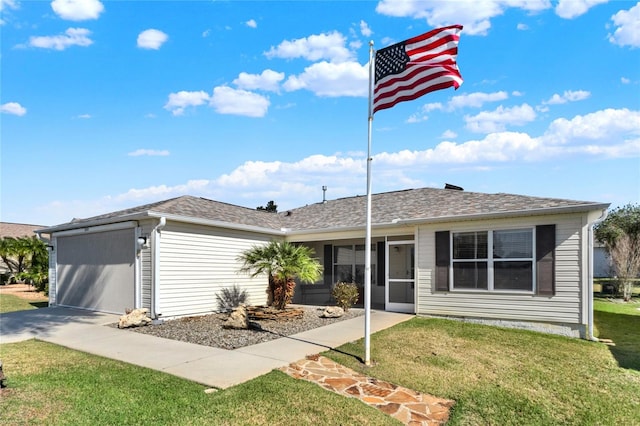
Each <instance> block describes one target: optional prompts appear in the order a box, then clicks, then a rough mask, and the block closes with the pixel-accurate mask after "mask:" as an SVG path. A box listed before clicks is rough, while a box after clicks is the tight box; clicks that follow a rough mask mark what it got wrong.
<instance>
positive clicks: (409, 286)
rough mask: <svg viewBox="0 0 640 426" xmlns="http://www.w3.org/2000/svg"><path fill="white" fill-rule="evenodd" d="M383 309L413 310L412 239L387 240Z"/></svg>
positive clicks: (412, 311)
mask: <svg viewBox="0 0 640 426" xmlns="http://www.w3.org/2000/svg"><path fill="white" fill-rule="evenodd" d="M385 269H386V270H387V271H388V273H387V282H386V285H385V309H386V310H387V311H394V312H409V313H414V312H415V292H416V291H415V245H414V244H413V241H388V242H387V250H386V268H385Z"/></svg>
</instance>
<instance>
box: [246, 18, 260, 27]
mask: <svg viewBox="0 0 640 426" xmlns="http://www.w3.org/2000/svg"><path fill="white" fill-rule="evenodd" d="M245 25H246V26H247V27H250V28H258V23H257V22H256V20H255V19H249V20H248V21H247V22H245Z"/></svg>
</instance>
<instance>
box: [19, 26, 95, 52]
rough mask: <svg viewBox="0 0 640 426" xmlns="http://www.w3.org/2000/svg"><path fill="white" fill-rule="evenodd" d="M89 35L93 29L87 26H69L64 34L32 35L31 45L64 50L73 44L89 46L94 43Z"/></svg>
mask: <svg viewBox="0 0 640 426" xmlns="http://www.w3.org/2000/svg"><path fill="white" fill-rule="evenodd" d="M89 35H91V31H89V30H88V29H86V28H69V29H67V30H66V31H65V32H64V35H62V34H60V35H55V36H33V37H30V38H29V46H32V47H39V48H42V49H54V50H64V49H66V48H67V47H71V46H82V47H87V46H91V45H92V44H93V40H91V39H90V38H89Z"/></svg>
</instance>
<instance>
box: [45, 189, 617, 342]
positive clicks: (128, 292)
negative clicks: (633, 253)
mask: <svg viewBox="0 0 640 426" xmlns="http://www.w3.org/2000/svg"><path fill="white" fill-rule="evenodd" d="M607 207H608V204H603V203H594V202H583V201H571V200H561V199H551V198H539V197H528V196H520V195H510V194H482V193H472V192H465V191H460V190H455V189H433V188H422V189H411V190H404V191H395V192H388V193H382V194H374V195H373V196H372V256H371V258H372V262H371V263H372V265H371V273H372V289H371V290H372V292H371V299H372V306H373V307H374V308H378V309H386V310H390V311H402V312H411V313H415V314H418V315H438V316H448V317H464V318H474V319H478V320H482V321H484V320H494V321H496V320H497V321H501V323H504V324H507V323H512V324H516V325H519V326H530V325H532V324H543V325H542V326H541V327H542V328H545V329H547V330H552V331H554V332H562V333H565V334H571V335H574V336H578V335H579V336H583V337H587V335H588V334H590V330H591V326H592V324H593V321H592V306H591V297H592V292H591V286H592V268H593V258H592V254H591V253H593V247H592V241H593V236H592V234H593V233H592V224H593V223H594V222H595V221H596V220H597V219H598V218H600V217H601V216H603V214H604V212H605V211H606V209H607ZM365 221H366V197H364V196H357V197H349V198H342V199H337V200H330V201H326V202H322V203H317V204H311V205H307V206H305V207H300V208H297V209H292V210H289V211H286V212H280V213H269V212H265V211H259V210H253V209H248V208H244V207H239V206H234V205H230V204H225V203H221V202H217V201H212V200H207V199H204V198H197V197H191V196H183V197H178V198H174V199H171V200H166V201H162V202H158V203H153V204H147V205H144V206H140V207H136V208H132V209H128V210H123V211H119V212H114V213H109V214H105V215H102V216H96V217H93V218H89V219H83V220H75V221H72V222H70V223H65V224H62V225H58V226H53V227H50V228H46V229H42V230H40V233H43V234H50V236H51V244H52V246H53V247H54V248H53V249H52V252H51V255H50V262H51V265H50V266H51V270H50V275H49V276H50V287H49V297H50V303H51V304H52V305H56V304H57V305H64V306H73V307H80V308H85V309H92V310H100V311H107V312H114V313H120V312H123V311H124V310H125V309H126V308H134V307H146V308H149V309H150V312H151V316H152V317H153V318H160V317H161V318H174V317H180V316H186V315H199V314H206V313H209V312H211V311H214V310H216V308H217V305H216V294H218V293H219V292H220V291H221V290H222V289H223V288H225V287H231V286H233V285H238V286H240V287H241V288H244V289H245V290H246V291H247V293H248V295H249V299H250V300H249V302H250V303H252V304H263V303H265V302H266V293H265V290H266V286H267V278H266V277H256V278H251V277H250V276H249V275H247V274H243V273H240V272H238V271H239V268H240V266H241V264H240V263H239V262H238V259H237V258H238V256H239V255H240V254H241V253H242V252H243V251H244V250H246V249H248V248H251V247H252V246H254V245H256V244H264V243H266V242H268V241H270V240H274V239H276V240H288V241H291V242H294V243H300V244H304V245H307V246H309V247H311V248H313V249H314V250H315V252H316V254H317V256H318V258H319V260H320V262H321V263H322V264H323V265H324V277H323V279H322V280H321V282H318V283H316V284H313V285H299V286H298V288H297V290H296V298H295V299H294V302H297V303H306V304H327V303H330V302H331V300H330V299H331V297H330V292H331V288H332V286H333V285H334V284H335V283H336V282H338V281H354V282H356V283H358V284H362V283H363V282H364V270H365V265H364V263H365V261H364V258H365V250H364V241H365V225H366V222H365Z"/></svg>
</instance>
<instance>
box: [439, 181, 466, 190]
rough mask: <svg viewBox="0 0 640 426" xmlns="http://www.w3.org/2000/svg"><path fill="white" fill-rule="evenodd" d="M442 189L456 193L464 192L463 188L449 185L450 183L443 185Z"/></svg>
mask: <svg viewBox="0 0 640 426" xmlns="http://www.w3.org/2000/svg"><path fill="white" fill-rule="evenodd" d="M444 189H455V190H456V191H464V188H463V187H461V186H457V185H451V184H450V183H445V184H444Z"/></svg>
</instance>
